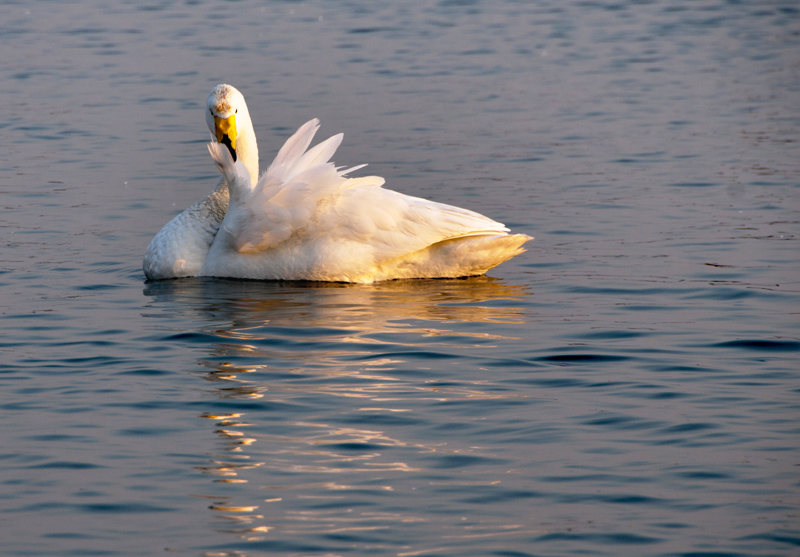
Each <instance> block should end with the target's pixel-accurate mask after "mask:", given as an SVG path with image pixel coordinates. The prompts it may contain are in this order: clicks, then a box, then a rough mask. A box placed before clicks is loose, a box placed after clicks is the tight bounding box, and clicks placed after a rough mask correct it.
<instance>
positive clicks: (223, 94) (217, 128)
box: [206, 83, 252, 161]
mask: <svg viewBox="0 0 800 557" xmlns="http://www.w3.org/2000/svg"><path fill="white" fill-rule="evenodd" d="M237 120H238V127H237ZM206 123H207V124H208V129H209V130H211V134H212V135H213V136H214V137H215V138H216V140H217V143H222V144H223V145H225V146H226V147H227V148H228V151H230V153H231V156H232V157H233V160H234V161H235V160H236V146H237V141H238V140H239V137H240V135H241V133H240V132H241V130H243V129H244V128H243V126H250V128H252V123H251V122H250V114H249V113H248V111H247V104H245V102H244V96H243V95H242V94H241V93H240V92H239V91H238V90H237V89H236V88H235V87H232V86H230V85H226V84H224V83H223V84H220V85H217V86H216V87H214V88H213V89H212V90H211V93H210V94H209V95H208V101H207V102H206Z"/></svg>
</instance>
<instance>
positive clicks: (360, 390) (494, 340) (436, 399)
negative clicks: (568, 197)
mask: <svg viewBox="0 0 800 557" xmlns="http://www.w3.org/2000/svg"><path fill="white" fill-rule="evenodd" d="M145 295H146V296H148V297H150V302H149V304H148V310H147V313H146V315H147V316H148V317H151V318H156V319H162V320H164V321H162V322H161V323H162V325H161V326H160V327H159V328H162V329H164V330H165V332H166V333H167V334H166V335H165V338H166V340H167V341H172V342H178V343H187V344H188V345H189V346H191V347H192V348H193V349H195V350H196V349H197V348H198V347H200V348H202V351H203V356H202V357H201V358H200V359H199V361H198V364H199V366H198V368H199V371H198V372H197V373H199V375H200V376H201V377H202V378H203V379H205V380H207V381H210V382H213V383H214V384H215V385H214V386H215V391H214V392H215V393H216V395H217V402H212V403H210V404H209V409H208V410H207V411H205V412H203V413H202V414H201V417H202V418H204V419H207V420H211V421H212V422H213V423H214V428H215V429H214V431H215V433H216V434H217V436H218V439H219V446H218V448H217V450H216V451H214V452H213V453H212V454H211V455H210V457H209V460H208V462H206V463H205V464H204V465H203V466H200V467H199V469H200V470H201V471H202V472H203V473H205V474H208V475H210V476H212V477H213V478H214V480H213V482H212V483H213V486H215V489H212V490H211V491H212V492H213V493H209V494H207V495H205V496H206V497H208V498H209V499H210V505H209V506H210V508H211V509H213V510H214V511H215V512H216V513H217V514H218V516H219V518H220V519H223V520H226V521H230V522H231V523H233V524H234V525H235V526H234V527H230V528H225V529H224V531H226V532H231V533H235V534H238V535H239V536H241V537H242V538H243V539H245V540H250V541H253V540H258V539H263V538H264V536H267V533H268V532H270V531H272V530H274V529H277V532H282V534H281V535H283V536H287V537H290V538H291V537H293V536H306V535H309V534H311V533H312V532H313V534H314V535H319V534H320V533H321V532H325V531H328V532H333V531H337V532H345V531H349V530H351V529H354V530H359V531H361V530H364V529H365V528H367V529H370V528H384V527H388V526H384V525H388V524H394V525H396V524H397V522H398V521H401V522H403V523H404V524H410V523H413V522H415V521H417V520H421V519H420V517H419V515H418V514H417V513H416V512H415V510H414V509H415V508H416V505H415V504H413V503H409V504H408V506H407V508H405V509H404V506H405V503H399V504H398V503H397V502H395V503H394V504H393V505H392V508H394V509H396V510H395V511H393V512H392V513H384V512H379V513H374V512H358V513H355V514H353V513H351V514H349V515H348V517H347V518H344V517H342V516H340V515H341V513H339V512H338V511H337V512H333V511H331V510H330V509H335V508H338V507H339V506H341V505H345V504H346V505H350V504H356V502H357V501H361V503H359V504H367V503H364V501H365V500H368V501H370V503H368V505H370V506H373V505H375V504H377V503H376V501H375V498H378V499H380V497H381V495H380V494H382V493H383V494H385V493H390V492H392V493H394V492H395V490H396V489H397V486H398V483H402V482H404V481H408V480H404V479H402V478H404V477H405V478H408V477H409V476H414V475H415V474H427V473H429V472H430V470H426V468H428V467H429V465H428V464H426V459H428V458H434V459H435V458H442V457H441V455H443V454H444V455H458V456H464V455H465V453H468V454H470V455H472V454H475V455H478V456H476V457H475V458H479V457H480V453H481V449H478V448H474V447H473V448H469V447H457V446H454V445H453V444H452V443H448V440H447V436H444V438H443V436H441V435H439V434H430V433H429V434H428V435H427V437H426V435H420V434H419V431H420V430H423V431H424V430H429V429H434V430H436V429H437V428H441V427H443V426H444V427H446V425H447V424H446V423H445V424H443V423H437V420H441V417H439V418H436V417H434V416H431V415H426V413H425V412H426V411H427V410H428V409H430V408H431V407H438V406H437V405H441V404H448V403H453V402H456V403H463V402H465V401H466V402H473V401H492V400H493V399H509V398H513V397H514V396H516V395H515V394H514V393H513V392H510V390H500V389H497V388H496V386H493V385H491V382H490V381H489V380H486V379H484V378H481V379H475V378H474V376H473V377H472V378H471V379H466V378H462V377H459V376H458V374H457V373H453V374H447V373H446V372H445V375H447V378H446V380H443V379H442V377H443V373H442V372H441V371H440V370H442V369H443V368H446V367H447V365H451V366H455V367H453V369H455V368H457V366H459V365H461V366H463V365H465V364H464V362H465V361H469V357H470V354H471V353H472V352H474V353H480V352H482V351H483V352H485V351H486V350H487V348H489V347H495V346H496V345H497V344H502V343H504V342H509V341H511V339H512V338H513V336H514V332H515V331H516V330H517V329H518V328H519V325H520V324H523V323H524V315H525V313H524V311H523V309H522V307H521V306H523V305H524V303H522V300H523V298H524V297H526V296H529V295H530V293H529V292H528V290H527V288H526V287H524V286H519V285H513V284H507V283H505V282H503V281H500V280H496V279H492V278H488V277H480V278H473V279H466V280H432V281H406V282H400V281H397V282H388V283H380V284H376V285H341V284H316V283H313V284H297V283H277V282H276V283H269V282H266V283H265V282H247V281H229V280H214V279H188V280H178V281H166V282H158V283H150V284H147V285H146V288H145ZM176 329H177V330H178V331H181V332H180V333H176V332H175V331H176ZM187 329H188V330H189V331H190V332H186V331H187ZM448 362H449V364H448ZM248 482H250V483H251V485H250V486H249V487H248V486H244V485H242V484H247V483H248ZM252 482H257V484H256V485H257V486H258V488H260V489H258V490H254V489H253V486H252ZM395 496H396V493H395ZM267 510H269V512H267ZM274 535H277V534H276V532H272V534H270V536H274ZM267 537H269V536H267Z"/></svg>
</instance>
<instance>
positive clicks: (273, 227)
mask: <svg viewBox="0 0 800 557" xmlns="http://www.w3.org/2000/svg"><path fill="white" fill-rule="evenodd" d="M206 122H207V123H208V126H209V129H210V130H211V132H212V134H213V135H214V138H215V139H216V142H212V143H211V144H210V145H209V146H208V148H209V151H210V153H211V156H212V158H213V159H214V161H215V163H216V164H217V167H218V168H219V169H220V171H221V172H222V174H223V178H222V180H221V181H220V183H219V184H218V186H217V188H216V189H215V190H214V192H212V193H211V194H210V195H208V196H207V197H206V198H204V199H202V200H201V201H198V202H197V203H195V204H194V205H192V206H191V207H189V208H188V209H186V210H185V211H184V212H182V213H181V214H179V215H178V216H176V217H175V218H174V219H172V220H171V221H170V222H169V223H168V224H167V225H166V226H164V228H163V229H161V231H160V232H159V233H158V234H156V236H155V237H154V238H153V240H152V241H151V242H150V245H149V246H148V248H147V252H146V253H145V257H144V263H143V268H144V272H145V275H146V276H147V278H148V279H168V278H178V277H189V276H213V277H230V278H245V279H267V280H314V281H340V282H362V283H369V282H373V281H379V280H391V279H399V278H446V277H450V278H454V277H463V276H472V275H481V274H483V273H485V272H486V271H488V270H489V269H491V268H492V267H495V266H497V265H499V264H500V263H502V262H504V261H506V260H508V259H510V258H511V257H514V256H515V255H517V254H519V253H522V252H523V251H525V250H524V249H522V247H521V246H522V244H524V243H525V242H527V241H528V240H531V239H532V238H531V237H530V236H527V235H525V234H509V233H508V232H509V231H508V229H507V228H506V227H505V226H503V225H502V224H500V223H498V222H495V221H493V220H491V219H489V218H487V217H484V216H483V215H480V214H478V213H475V212H473V211H469V210H467V209H461V208H458V207H453V206H450V205H444V204H442V203H436V202H434V201H427V200H424V199H420V198H416V197H411V196H408V195H403V194H401V193H397V192H394V191H391V190H386V189H383V188H382V187H381V186H382V185H383V183H384V180H383V178H380V177H378V176H366V177H363V178H348V177H347V174H348V173H349V172H352V171H354V170H356V169H358V168H362V167H361V166H358V167H354V168H349V169H347V170H342V169H339V168H336V167H335V166H334V165H333V163H330V162H328V161H329V160H330V158H331V157H332V156H333V154H334V152H335V151H336V149H337V148H338V146H339V144H340V143H341V141H342V134H339V135H335V136H333V137H331V138H329V139H327V140H326V141H323V142H322V143H320V144H318V145H317V146H315V147H314V148H312V149H310V150H309V149H308V146H309V145H310V143H311V140H312V139H313V137H314V134H315V133H316V131H317V129H318V128H319V121H318V120H316V119H315V120H311V121H310V122H307V123H306V124H304V125H303V126H302V127H301V128H300V129H299V130H298V131H297V132H296V133H295V134H294V135H293V136H292V137H291V138H289V140H288V141H287V142H286V143H285V144H284V146H283V147H282V148H281V150H280V152H279V153H278V155H277V157H276V158H275V160H274V161H273V163H272V164H271V165H270V167H269V168H268V169H267V171H266V172H265V173H264V174H263V175H262V176H261V178H260V179H258V180H256V177H257V176H258V146H257V144H256V137H255V133H254V131H253V124H252V122H251V120H250V114H249V112H248V110H247V105H246V104H245V101H244V97H243V96H242V94H241V93H240V92H239V91H237V90H236V89H235V88H233V87H231V86H230V85H224V84H223V85H218V86H217V87H215V88H214V89H213V90H212V91H211V94H210V95H209V97H208V103H207V111H206Z"/></svg>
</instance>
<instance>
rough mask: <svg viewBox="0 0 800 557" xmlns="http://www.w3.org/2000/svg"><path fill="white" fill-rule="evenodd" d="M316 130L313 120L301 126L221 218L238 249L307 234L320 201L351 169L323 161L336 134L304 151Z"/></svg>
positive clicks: (265, 245)
mask: <svg viewBox="0 0 800 557" xmlns="http://www.w3.org/2000/svg"><path fill="white" fill-rule="evenodd" d="M318 129H319V120H317V119H314V120H310V121H308V122H306V123H305V124H304V125H303V126H301V127H300V129H299V130H298V131H297V132H296V133H295V134H294V135H292V137H290V138H289V139H288V140H287V141H286V143H285V144H284V145H283V147H282V148H281V149H280V151H279V152H278V155H277V156H276V157H275V160H274V161H273V162H272V164H271V165H270V166H269V168H268V169H267V171H266V172H265V173H264V174H263V175H262V176H261V178H260V179H259V180H258V183H257V184H256V186H255V187H254V189H253V191H252V192H251V193H250V194H249V195H247V196H245V197H242V199H241V202H240V203H239V204H238V207H237V208H236V211H234V212H233V214H232V217H231V219H228V221H229V222H226V228H227V230H228V231H229V232H230V233H231V234H232V235H233V236H234V239H235V244H234V246H235V249H236V250H237V251H238V252H240V253H245V254H253V253H257V252H261V251H265V250H269V249H272V248H274V247H276V246H278V245H279V244H281V243H282V242H284V241H285V240H287V239H288V238H290V237H291V236H292V235H293V234H298V233H300V232H301V231H304V230H305V231H307V232H309V233H311V234H313V232H314V230H313V227H314V226H313V225H314V223H313V222H312V217H313V216H314V215H315V214H316V213H317V212H318V210H319V208H320V207H323V206H325V205H326V202H325V200H326V199H329V198H330V197H331V196H332V195H333V196H335V193H336V191H338V190H339V189H340V187H341V186H342V184H343V183H344V182H345V181H346V179H345V178H344V175H345V174H347V172H351V171H352V170H354V169H352V168H351V169H348V170H339V169H337V168H336V167H334V165H333V164H332V163H330V162H328V161H329V160H330V158H331V157H332V156H333V154H334V153H335V152H336V149H337V148H338V147H339V145H340V144H341V142H342V134H338V135H335V136H333V137H331V138H328V139H326V140H325V141H323V142H321V143H320V144H318V145H316V146H315V147H313V148H311V149H308V146H309V145H310V143H311V140H312V139H313V137H314V134H316V132H317V130H318ZM233 216H235V217H236V218H235V219H234V218H233Z"/></svg>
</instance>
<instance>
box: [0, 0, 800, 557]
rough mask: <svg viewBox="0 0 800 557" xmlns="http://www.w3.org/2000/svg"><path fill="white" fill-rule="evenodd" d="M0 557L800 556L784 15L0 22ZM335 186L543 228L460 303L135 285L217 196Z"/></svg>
mask: <svg viewBox="0 0 800 557" xmlns="http://www.w3.org/2000/svg"><path fill="white" fill-rule="evenodd" d="M0 21H1V22H2V23H0V49H2V60H3V63H2V67H1V68H0V71H2V74H1V75H2V79H0V99H2V101H3V102H2V106H3V110H2V111H0V129H1V130H2V131H3V132H4V133H3V136H4V138H5V141H4V142H3V145H4V149H2V152H0V191H2V199H3V205H4V210H3V212H2V214H0V230H2V235H3V250H2V265H0V273H1V274H0V286H1V288H2V299H1V300H0V315H2V320H1V321H0V327H2V340H0V354H2V361H0V381H2V389H3V393H4V397H3V400H2V402H0V425H1V426H2V427H0V431H1V432H2V433H0V446H2V447H3V450H2V451H0V456H2V459H0V486H2V487H0V533H1V535H2V544H3V554H4V555H13V556H21V555H36V556H44V555H59V556H64V555H78V556H88V555H126V556H127V555H161V554H165V553H166V554H171V553H177V554H183V555H204V556H218V555H267V554H269V555H287V556H288V555H303V556H312V555H318V556H322V555H365V556H367V555H369V556H373V555H397V556H433V555H448V556H471V555H474V556H489V555H497V556H506V557H508V556H532V555H536V556H559V555H564V556H573V555H601V556H617V555H659V556H661V555H664V556H675V555H687V556H688V555H709V556H710V555H713V556H723V555H725V556H731V555H793V554H797V552H798V546H800V529H798V517H799V516H800V498H799V497H798V491H800V490H798V465H800V450H799V447H798V427H797V423H798V414H799V412H798V410H799V409H798V396H797V395H798V378H799V377H800V374H799V372H798V369H799V368H800V365H798V352H800V328H799V327H798V307H800V306H799V305H798V302H800V280H798V277H800V273H798V265H797V260H798V248H797V246H798V244H797V241H798V220H799V219H798V209H800V203H798V198H799V197H798V194H799V193H800V162H798V161H799V160H800V159H799V158H798V155H800V151H798V141H800V126H799V125H798V124H800V54H799V53H800V13H799V12H798V9H797V7H796V6H795V4H794V3H793V2H789V1H785V2H784V1H778V0H775V1H765V2H759V3H744V2H734V1H718V0H708V1H702V2H701V1H696V2H688V1H686V2H682V1H676V2H666V1H664V2H633V1H631V2H617V3H606V2H603V3H599V2H555V1H542V2H519V1H511V0H503V1H496V2H491V3H490V2H479V1H460V2H453V1H447V0H440V1H421V2H416V3H413V4H409V3H396V2H384V1H377V2H376V1H371V2H360V1H353V2H338V3H329V2H320V1H311V0H308V1H298V2H263V1H262V2H255V1H247V0H244V1H240V2H226V3H216V2H203V1H193V2H184V3H170V2H161V3H159V2H150V3H144V4H142V3H138V2H135V3H134V2H131V3H116V4H111V5H109V4H108V3H104V2H96V1H84V2H77V3H66V2H60V3H51V2H30V1H26V2H22V1H21V2H16V3H15V2H6V3H4V4H3V6H2V7H0ZM223 81H224V82H228V83H231V84H233V85H235V86H236V87H238V88H239V89H240V90H242V91H243V93H244V94H245V96H246V98H247V100H248V104H249V107H250V112H251V114H253V119H254V121H255V126H256V133H257V135H258V138H259V143H260V148H261V157H262V163H264V162H267V161H268V160H269V159H270V158H271V157H272V156H273V155H274V153H275V152H276V150H277V148H278V147H279V145H280V144H281V143H282V141H283V140H284V139H285V137H287V135H288V134H289V133H291V131H293V130H294V129H295V128H296V127H298V126H299V125H300V124H301V123H303V122H305V121H306V120H308V119H309V118H311V117H320V118H321V119H322V126H323V127H322V130H321V132H320V134H321V135H322V136H326V135H325V134H327V135H332V134H334V133H337V132H339V131H343V132H345V142H344V144H343V146H342V147H341V149H340V151H339V152H338V153H337V155H336V157H335V161H336V162H337V163H339V164H346V165H355V164H359V163H362V162H368V163H370V165H371V166H370V171H371V172H373V173H375V174H379V175H382V176H385V177H386V178H387V183H388V187H392V188H393V189H397V190H400V191H403V192H405V193H409V194H412V195H418V196H423V197H429V198H433V199H437V200H439V201H443V202H448V203H454V204H457V205H460V206H464V207H469V208H472V209H477V210H479V211H481V212H483V213H485V214H487V215H488V216H491V217H493V218H496V219H498V220H501V221H503V222H505V223H506V224H507V225H509V226H510V227H511V228H512V229H513V230H514V231H515V232H522V233H527V234H530V235H532V236H535V237H536V240H535V241H534V242H531V243H530V244H529V246H530V247H529V251H528V252H527V253H525V254H523V255H522V256H520V257H518V258H516V259H514V260H512V261H510V262H508V263H506V264H504V265H503V266H501V267H499V268H498V269H495V270H494V271H492V272H491V273H490V277H483V278H474V279H468V280H447V281H418V282H414V281H411V282H393V283H385V284H376V285H368V286H365V285H352V286H348V285H318V284H292V283H259V282H247V281H228V280H210V279H203V280H180V281H171V282H164V283H145V282H144V277H143V274H142V272H141V268H140V264H141V257H142V254H143V252H144V249H145V247H146V245H147V243H148V241H149V240H150V238H151V237H152V236H153V234H155V232H156V231H157V230H158V229H159V228H160V227H161V226H162V225H163V224H164V223H165V222H166V221H167V220H169V218H170V217H171V216H172V215H174V214H176V212H177V211H179V210H181V209H183V208H184V207H186V206H188V205H189V204H191V203H192V202H194V201H195V200H196V199H198V198H199V197H201V196H202V195H204V194H205V193H207V192H208V191H210V189H211V188H212V187H213V186H214V184H215V182H216V179H217V177H216V170H215V169H214V167H213V165H212V164H211V161H210V160H209V157H208V155H207V153H206V149H205V146H204V143H205V142H206V141H208V132H207V130H206V128H205V124H204V121H203V115H202V111H203V106H204V102H205V97H206V95H207V93H208V91H209V90H210V89H211V87H213V86H214V85H216V84H217V83H219V82H223Z"/></svg>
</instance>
